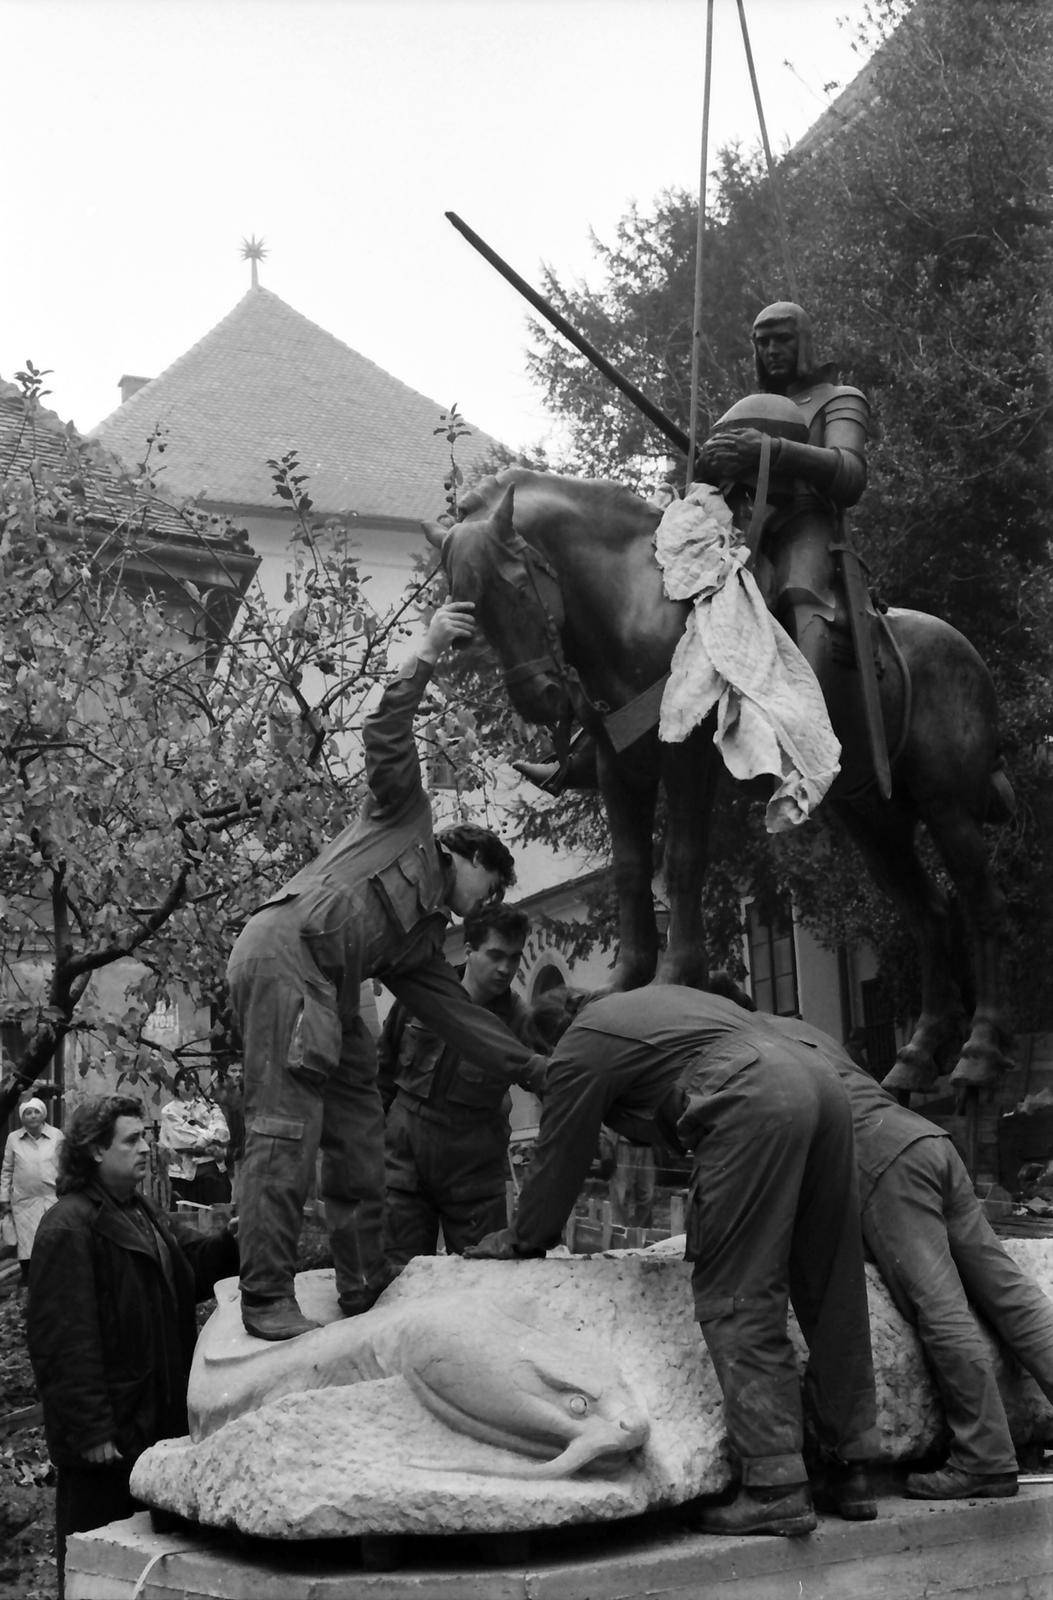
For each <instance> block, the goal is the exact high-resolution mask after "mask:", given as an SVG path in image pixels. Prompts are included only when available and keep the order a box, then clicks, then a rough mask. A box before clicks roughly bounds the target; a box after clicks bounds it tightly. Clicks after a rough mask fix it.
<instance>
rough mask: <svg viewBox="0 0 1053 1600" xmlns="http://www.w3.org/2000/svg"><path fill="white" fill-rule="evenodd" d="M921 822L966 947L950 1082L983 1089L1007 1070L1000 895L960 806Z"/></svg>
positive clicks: (980, 839) (979, 835)
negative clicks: (967, 980)
mask: <svg viewBox="0 0 1053 1600" xmlns="http://www.w3.org/2000/svg"><path fill="white" fill-rule="evenodd" d="M925 820H926V823H927V825H928V828H929V832H930V833H931V834H932V836H933V838H934V839H935V841H936V844H937V847H938V849H939V851H940V854H941V856H942V857H943V860H944V864H945V865H946V867H947V870H948V872H949V873H950V875H951V878H952V880H953V882H954V887H955V889H956V890H957V891H958V898H959V900H960V902H961V906H962V910H963V912H964V914H965V920H966V922H967V924H968V927H969V932H970V934H971V942H972V953H973V985H974V989H975V999H974V1007H973V1016H972V1023H971V1026H970V1029H969V1037H968V1039H966V1041H965V1043H964V1045H963V1046H962V1048H961V1051H960V1053H959V1056H958V1063H957V1065H956V1066H955V1068H954V1071H953V1072H952V1073H951V1082H952V1083H953V1084H954V1085H955V1086H956V1088H959V1089H986V1088H990V1087H991V1086H992V1085H994V1084H996V1083H998V1082H999V1081H1000V1079H1001V1074H1002V1073H1003V1072H1005V1071H1006V1070H1007V1069H1008V1068H1011V1067H1012V1065H1013V1062H1012V1060H1011V1059H1010V1057H1009V1056H1008V1055H1007V1054H1006V1051H1007V1049H1008V1047H1009V1045H1010V1043H1011V1035H1010V1032H1009V1029H1008V1028H1007V1026H1006V1019H1005V1017H1004V1015H1003V1012H1002V1005H1001V948H1002V939H1003V935H1004V928H1005V895H1004V894H1003V893H1002V890H1001V889H1000V887H999V885H998V883H997V882H996V880H995V876H994V873H993V872H992V871H991V861H990V856H989V855H988V851H987V845H986V842H985V840H984V836H983V830H982V828H981V827H980V824H979V822H978V821H977V820H976V818H975V817H974V816H972V815H970V813H969V811H968V809H967V808H966V806H965V805H964V804H963V803H962V802H961V801H959V800H958V799H956V798H955V799H953V800H951V801H950V802H948V803H946V804H945V805H943V806H940V807H938V808H937V807H935V806H934V807H933V808H932V809H931V811H930V813H929V814H928V815H927V816H926V818H925Z"/></svg>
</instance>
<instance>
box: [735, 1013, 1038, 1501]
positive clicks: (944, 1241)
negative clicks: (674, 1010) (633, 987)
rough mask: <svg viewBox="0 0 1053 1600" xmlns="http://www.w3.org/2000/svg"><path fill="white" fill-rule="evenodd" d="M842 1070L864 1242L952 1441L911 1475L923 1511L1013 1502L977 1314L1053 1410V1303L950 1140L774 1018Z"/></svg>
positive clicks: (1007, 1446) (841, 1054) (829, 1042)
mask: <svg viewBox="0 0 1053 1600" xmlns="http://www.w3.org/2000/svg"><path fill="white" fill-rule="evenodd" d="M765 1021H767V1022H769V1023H774V1024H775V1026H776V1027H777V1028H778V1029H779V1030H780V1032H782V1033H783V1034H784V1035H786V1036H787V1037H789V1038H793V1039H797V1040H801V1041H803V1042H805V1043H807V1044H810V1045H813V1046H814V1047H815V1048H816V1050H817V1051H818V1052H820V1053H821V1054H822V1055H823V1056H825V1058H826V1059H827V1060H828V1061H829V1062H830V1063H831V1064H832V1065H833V1066H834V1067H835V1068H836V1070H837V1072H838V1073H839V1075H840V1077H841V1081H842V1083H843V1084H844V1086H845V1089H846V1091H847V1093H848V1098H849V1101H850V1103H851V1106H852V1121H853V1125H854V1128H855V1144H856V1164H857V1166H858V1169H859V1199H860V1205H861V1207H862V1225H863V1239H864V1242H865V1244H866V1246H867V1249H868V1250H869V1251H870V1254H871V1255H872V1256H873V1258H874V1260H875V1261H876V1262H877V1266H878V1270H879V1272H880V1273H881V1276H882V1278H883V1279H884V1280H885V1283H886V1285H887V1287H888V1291H889V1294H890V1295H891V1296H892V1299H893V1301H894V1302H895V1305H896V1307H897V1309H898V1310H899V1311H900V1312H901V1313H902V1314H903V1316H904V1317H906V1319H907V1321H908V1322H910V1323H911V1324H912V1326H913V1327H914V1329H915V1331H916V1333H917V1335H918V1338H919V1340H920V1341H921V1346H922V1349H923V1350H924V1351H925V1354H926V1356H927V1357H928V1361H929V1365H930V1367H931V1369H932V1373H933V1377H934V1378H935V1381H936V1385H937V1388H938V1389H939V1391H940V1397H941V1399H942V1401H943V1411H944V1417H945V1419H946V1422H947V1426H948V1428H949V1430H950V1435H951V1444H950V1450H949V1452H948V1455H947V1460H946V1462H945V1464H944V1465H943V1466H942V1467H940V1468H938V1469H937V1470H936V1471H934V1472H912V1473H911V1474H910V1476H909V1477H908V1478H907V1483H906V1493H907V1494H908V1495H909V1496H910V1497H911V1498H912V1499H916V1500H964V1499H971V1498H973V1497H975V1496H980V1495H982V1496H995V1497H997V1496H1009V1495H1015V1494H1016V1492H1017V1460H1016V1453H1015V1451H1014V1449H1013V1440H1012V1436H1011V1434H1010V1431H1009V1422H1008V1420H1007V1418H1006V1414H1005V1407H1004V1405H1003V1404H1002V1397H1001V1394H1000V1392H999V1388H998V1380H997V1378H996V1377H995V1369H994V1364H993V1362H992V1360H991V1354H990V1348H989V1346H988V1343H987V1341H986V1339H985V1338H984V1336H983V1334H982V1333H981V1331H980V1328H979V1325H978V1324H977V1320H976V1315H975V1313H974V1310H973V1307H975V1309H976V1311H979V1312H980V1313H981V1314H982V1316H983V1317H984V1318H985V1320H986V1321H987V1322H988V1323H989V1324H990V1326H991V1327H992V1328H993V1330H994V1332H995V1333H996V1334H997V1335H998V1337H999V1338H1000V1339H1001V1341H1002V1343H1003V1344H1004V1345H1005V1346H1006V1348H1007V1349H1008V1350H1009V1351H1010V1352H1011V1353H1012V1354H1013V1356H1015V1358H1016V1359H1017V1361H1019V1363H1020V1365H1021V1366H1022V1367H1023V1368H1025V1370H1026V1371H1027V1372H1029V1373H1030V1374H1031V1376H1032V1377H1033V1378H1034V1379H1035V1382H1036V1383H1037V1384H1038V1386H1039V1388H1040V1389H1041V1390H1042V1392H1043V1394H1045V1396H1046V1397H1047V1399H1049V1400H1053V1301H1051V1300H1050V1299H1049V1298H1048V1296H1046V1295H1045V1294H1043V1292H1042V1290H1041V1289H1040V1288H1039V1286H1038V1284H1037V1283H1034V1282H1033V1281H1032V1280H1031V1279H1030V1278H1029V1277H1028V1275H1027V1273H1026V1272H1024V1271H1022V1270H1021V1268H1020V1267H1018V1266H1017V1264H1016V1262H1015V1261H1014V1260H1013V1258H1012V1256H1011V1255H1010V1254H1009V1252H1008V1251H1007V1250H1006V1249H1005V1248H1004V1247H1003V1245H1002V1243H1001V1241H1000V1240H999V1238H998V1236H997V1234H996V1233H995V1232H994V1229H993V1228H992V1227H991V1225H990V1223H989V1222H988V1221H987V1218H986V1217H985V1216H984V1214H983V1210H982V1209H981V1206H980V1203H979V1201H978V1200H977V1198H976V1193H975V1191H974V1189H973V1185H972V1180H971V1179H970V1177H969V1173H968V1171H967V1170H966V1166H965V1163H964V1162H963V1161H962V1158H961V1157H960V1156H959V1154H958V1152H957V1150H956V1149H955V1148H954V1145H953V1144H952V1142H951V1139H950V1135H949V1134H947V1133H946V1132H945V1130H944V1129H943V1128H938V1127H937V1126H936V1124H935V1123H933V1122H929V1121H928V1120H927V1118H925V1117H922V1116H919V1115H918V1113H917V1112H916V1111H910V1110H908V1109H907V1108H906V1107H905V1106H901V1105H900V1104H899V1103H898V1102H897V1101H896V1100H894V1099H893V1097H892V1096H891V1095H890V1094H888V1093H887V1092H886V1091H885V1090H884V1089H882V1088H881V1086H880V1085H879V1084H878V1083H876V1082H875V1080H874V1079H873V1078H872V1077H871V1076H870V1074H869V1073H868V1072H867V1071H866V1070H865V1069H864V1068H862V1067H858V1066H856V1064H855V1062H853V1060H852V1059H851V1057H850V1056H849V1055H848V1053H847V1051H845V1050H843V1049H841V1047H840V1046H839V1045H838V1044H836V1043H835V1041H834V1040H833V1039H831V1038H829V1036H828V1035H827V1034H825V1033H821V1032H820V1031H819V1029H818V1028H812V1027H810V1026H809V1025H808V1024H807V1023H806V1022H799V1021H797V1020H796V1019H791V1018H783V1017H766V1018H765Z"/></svg>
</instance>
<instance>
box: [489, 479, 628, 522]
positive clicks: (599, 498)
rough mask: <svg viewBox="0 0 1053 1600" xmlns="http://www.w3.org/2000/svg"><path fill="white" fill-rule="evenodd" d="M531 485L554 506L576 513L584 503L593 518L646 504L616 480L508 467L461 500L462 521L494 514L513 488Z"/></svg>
mask: <svg viewBox="0 0 1053 1600" xmlns="http://www.w3.org/2000/svg"><path fill="white" fill-rule="evenodd" d="M525 484H530V485H532V486H534V487H535V488H537V489H539V490H540V491H541V493H542V494H543V495H544V496H546V498H548V499H550V500H552V501H553V502H558V501H561V500H562V501H565V502H568V503H570V504H572V505H573V506H574V507H575V509H579V510H580V509H581V502H582V501H584V502H586V503H587V504H588V506H589V510H590V511H591V512H592V513H593V514H597V515H603V514H604V513H606V512H610V511H616V510H618V509H620V508H624V509H629V507H630V506H631V507H633V508H636V509H639V508H640V507H641V506H642V505H643V504H644V502H643V501H642V500H641V499H640V496H639V495H637V494H634V493H633V491H632V490H631V489H627V488H626V487H625V485H624V484H623V483H616V482H615V481H614V480H613V479H612V478H569V477H564V476H562V475H561V474H558V473H555V472H537V471H535V470H534V469H533V468H531V467H505V468H504V469H503V470H502V471H501V472H498V473H491V475H490V476H489V477H487V478H482V479H480V481H479V482H478V483H477V484H475V485H474V486H473V487H472V488H471V489H469V490H468V491H467V493H466V494H464V495H463V496H462V498H461V501H460V505H459V506H458V518H459V520H463V519H464V518H465V517H467V516H470V515H472V514H473V513H474V512H476V511H483V512H487V511H491V510H493V508H494V507H495V506H496V505H497V503H498V501H499V500H500V499H501V497H502V495H504V493H505V491H506V490H507V489H509V488H518V487H520V486H522V485H525Z"/></svg>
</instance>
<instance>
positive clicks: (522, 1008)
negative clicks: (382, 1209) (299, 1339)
mask: <svg viewBox="0 0 1053 1600" xmlns="http://www.w3.org/2000/svg"><path fill="white" fill-rule="evenodd" d="M529 931H530V920H529V918H528V917H527V915H526V912H525V911H519V910H517V909H516V908H515V907H514V906H486V907H485V908H484V909H483V910H482V911H473V912H471V913H470V914H469V915H468V916H467V917H465V919H464V945H465V963H464V971H463V973H462V974H461V982H462V983H463V985H464V988H465V991H466V993H467V994H468V995H469V996H470V998H471V999H472V1000H474V1002H475V1004H476V1005H477V1006H485V1008H486V1010H487V1011H489V1012H492V1014H493V1015H494V1016H495V1017H499V1018H500V1019H501V1021H502V1022H503V1023H505V1025H506V1026H507V1027H509V1028H511V1030H512V1032H513V1033H514V1034H515V1036H516V1038H517V1039H522V1040H524V1041H526V1042H527V1043H529V1042H530V1041H531V1040H532V1038H533V1025H532V1022H531V1017H530V1007H529V1006H528V1005H526V1004H525V1002H524V1001H522V1000H521V999H520V998H519V996H518V995H517V994H516V992H515V990H514V989H513V988H512V980H513V978H514V977H515V975H516V973H517V971H518V970H519V963H520V962H521V961H522V959H523V946H524V944H525V943H526V937H527V934H528V933H529ZM377 1058H378V1061H379V1067H380V1070H379V1082H380V1098H381V1100H382V1101H383V1103H384V1111H385V1114H386V1117H387V1129H386V1138H385V1158H386V1163H387V1194H386V1218H385V1234H384V1237H385V1248H386V1253H387V1258H388V1262H389V1263H390V1264H391V1265H392V1266H398V1267H404V1266H405V1264H406V1262H407V1261H409V1260H410V1258H411V1257H412V1256H433V1255H435V1253H436V1251H437V1249H438V1245H439V1233H440V1230H441V1232H442V1238H443V1242H444V1244H445V1246H446V1250H447V1252H448V1253H449V1254H451V1255H460V1254H461V1252H462V1251H463V1250H464V1248H465V1246H466V1245H469V1244H477V1243H478V1242H479V1240H480V1239H482V1238H483V1237H484V1235H485V1234H487V1233H490V1232H492V1231H493V1230H494V1229H495V1228H500V1227H503V1226H504V1223H505V1219H506V1199H505V1186H506V1184H507V1181H508V1141H509V1138H510V1136H511V1125H510V1116H511V1110H512V1101H511V1096H510V1095H509V1093H508V1089H507V1086H506V1084H505V1082H504V1080H503V1079H502V1078H501V1077H499V1076H498V1075H497V1074H495V1073H492V1072H485V1071H483V1069H482V1068H481V1067H478V1066H474V1065H473V1064H472V1063H471V1062H470V1061H465V1060H463V1059H462V1057H461V1056H460V1055H459V1054H458V1052H457V1051H456V1050H455V1049H453V1047H452V1046H451V1045H448V1044H444V1042H443V1041H442V1039H439V1038H437V1037H436V1035H435V1034H434V1033H433V1032H432V1031H431V1029H430V1028H425V1027H423V1026H422V1025H421V1024H420V1023H419V1022H418V1021H417V1020H416V1018H415V1017H413V1016H412V1015H411V1014H410V1012H409V1011H408V1010H407V1008H406V1007H405V1006H404V1005H401V1004H399V1005H395V1006H393V1007H392V1008H391V1011H390V1012H389V1013H388V1015H387V1018H386V1019H385V1022H384V1027H383V1029H382V1030H381V1034H380V1039H379V1041H378V1044H377Z"/></svg>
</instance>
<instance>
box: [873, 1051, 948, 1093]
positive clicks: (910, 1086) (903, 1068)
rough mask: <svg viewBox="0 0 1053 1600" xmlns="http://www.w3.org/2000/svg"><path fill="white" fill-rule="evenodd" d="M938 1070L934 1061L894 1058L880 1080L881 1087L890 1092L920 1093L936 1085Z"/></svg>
mask: <svg viewBox="0 0 1053 1600" xmlns="http://www.w3.org/2000/svg"><path fill="white" fill-rule="evenodd" d="M938 1077H939V1072H938V1071H937V1069H936V1063H935V1061H933V1060H931V1059H930V1060H929V1061H900V1060H896V1061H895V1063H894V1064H893V1065H892V1067H891V1068H890V1069H889V1071H888V1072H886V1073H885V1076H884V1077H883V1078H882V1080H881V1087H882V1088H883V1089H887V1090H888V1091H889V1093H890V1094H922V1093H924V1092H925V1091H926V1090H928V1089H934V1088H935V1087H936V1079H937V1078H938Z"/></svg>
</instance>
